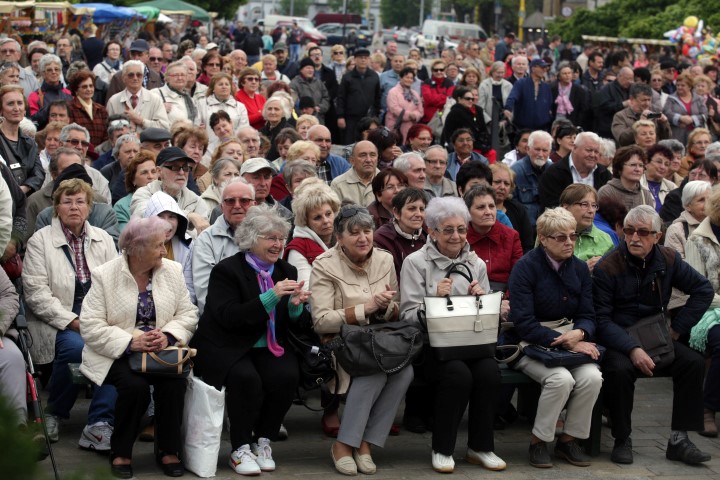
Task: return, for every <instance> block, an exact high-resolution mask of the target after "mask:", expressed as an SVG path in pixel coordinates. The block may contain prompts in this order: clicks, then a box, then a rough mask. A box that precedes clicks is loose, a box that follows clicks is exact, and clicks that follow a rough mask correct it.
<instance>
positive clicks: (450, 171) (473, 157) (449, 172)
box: [445, 150, 490, 182]
mask: <svg viewBox="0 0 720 480" xmlns="http://www.w3.org/2000/svg"><path fill="white" fill-rule="evenodd" d="M473 161H476V162H482V163H484V164H485V165H490V162H489V161H488V159H487V158H486V157H485V156H484V155H482V154H480V153H478V152H476V151H474V150H473V151H472V152H471V153H470V160H468V162H473ZM458 170H460V164H459V163H458V160H457V153H455V152H452V153H451V154H450V155H448V164H447V168H446V169H445V176H446V177H447V178H449V179H450V180H452V181H453V182H454V181H455V177H456V176H457V172H458Z"/></svg>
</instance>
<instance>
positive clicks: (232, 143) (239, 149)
mask: <svg viewBox="0 0 720 480" xmlns="http://www.w3.org/2000/svg"><path fill="white" fill-rule="evenodd" d="M206 156H207V155H206ZM246 157H247V155H246V153H245V145H243V144H242V142H241V141H240V140H238V139H237V138H235V137H230V139H228V140H226V141H223V142H221V143H220V144H219V145H218V147H217V148H216V149H215V152H214V153H213V154H212V157H211V158H210V162H209V165H210V168H209V170H208V171H207V172H206V173H205V174H204V175H203V176H201V177H200V178H198V179H197V185H198V188H199V189H200V192H201V193H204V192H205V190H207V189H208V188H210V187H211V186H212V173H211V171H212V169H213V166H214V165H215V163H216V162H217V161H218V160H219V159H221V158H232V159H234V160H236V161H238V162H239V163H240V165H242V163H243V161H245V158H246Z"/></svg>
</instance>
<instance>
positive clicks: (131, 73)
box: [125, 72, 143, 78]
mask: <svg viewBox="0 0 720 480" xmlns="http://www.w3.org/2000/svg"><path fill="white" fill-rule="evenodd" d="M125 75H127V76H128V78H141V77H142V76H143V74H142V73H136V72H129V73H126V74H125Z"/></svg>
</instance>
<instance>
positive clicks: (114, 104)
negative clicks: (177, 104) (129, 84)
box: [107, 88, 170, 134]
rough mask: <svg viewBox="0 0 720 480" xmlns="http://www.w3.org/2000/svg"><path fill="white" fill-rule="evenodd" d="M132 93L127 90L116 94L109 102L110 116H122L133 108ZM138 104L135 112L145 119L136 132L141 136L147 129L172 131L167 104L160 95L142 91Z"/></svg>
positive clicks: (145, 90)
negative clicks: (126, 110) (128, 109)
mask: <svg viewBox="0 0 720 480" xmlns="http://www.w3.org/2000/svg"><path fill="white" fill-rule="evenodd" d="M130 96H131V94H130V92H128V91H127V89H125V90H123V91H122V92H119V93H116V94H115V95H113V96H112V97H110V99H109V100H108V102H107V111H108V116H113V115H120V114H122V113H124V112H125V107H127V108H132V103H130ZM138 97H139V99H138V104H137V107H135V111H136V112H137V113H139V114H140V115H142V117H143V118H144V119H145V121H144V123H143V125H142V127H140V126H136V128H135V132H136V133H137V134H140V132H142V131H143V130H144V129H146V128H151V127H154V128H164V129H165V130H170V121H169V120H168V116H167V112H166V111H165V104H164V103H163V101H162V99H161V98H160V95H158V94H157V93H155V92H152V91H150V90H147V89H145V88H143V89H141V90H140V92H139V95H138Z"/></svg>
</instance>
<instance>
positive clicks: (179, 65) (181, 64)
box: [165, 60, 188, 75]
mask: <svg viewBox="0 0 720 480" xmlns="http://www.w3.org/2000/svg"><path fill="white" fill-rule="evenodd" d="M175 69H181V70H182V71H183V72H185V74H186V75H187V73H188V71H187V70H188V69H187V65H185V62H183V61H182V60H177V61H175V62H172V63H171V64H170V65H168V66H167V68H166V69H165V73H166V74H167V72H169V71H170V70H175Z"/></svg>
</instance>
